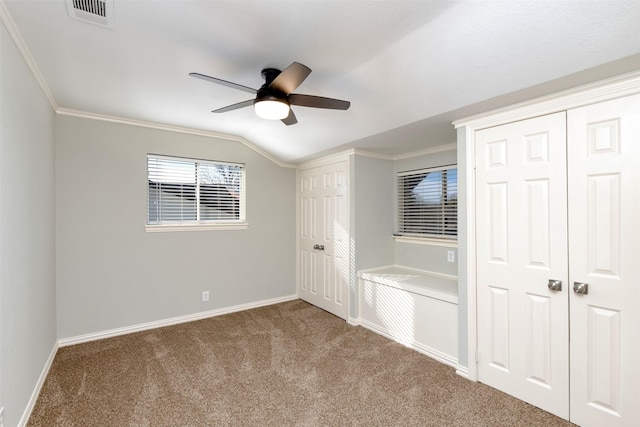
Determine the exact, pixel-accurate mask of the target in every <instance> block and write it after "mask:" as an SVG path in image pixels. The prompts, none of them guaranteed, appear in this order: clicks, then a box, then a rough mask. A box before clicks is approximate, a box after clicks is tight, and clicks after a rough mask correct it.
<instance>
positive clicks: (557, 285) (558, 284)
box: [547, 279, 562, 291]
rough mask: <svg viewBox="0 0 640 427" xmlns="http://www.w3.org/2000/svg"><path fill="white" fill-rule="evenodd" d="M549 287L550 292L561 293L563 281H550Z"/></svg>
mask: <svg viewBox="0 0 640 427" xmlns="http://www.w3.org/2000/svg"><path fill="white" fill-rule="evenodd" d="M547 287H548V288H549V290H550V291H561V290H562V280H555V279H549V283H548V284H547Z"/></svg>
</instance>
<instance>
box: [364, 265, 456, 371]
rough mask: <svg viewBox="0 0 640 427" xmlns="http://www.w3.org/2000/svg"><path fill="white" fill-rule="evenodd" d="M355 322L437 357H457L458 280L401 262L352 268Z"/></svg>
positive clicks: (444, 359)
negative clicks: (355, 288) (354, 272)
mask: <svg viewBox="0 0 640 427" xmlns="http://www.w3.org/2000/svg"><path fill="white" fill-rule="evenodd" d="M358 278H359V298H358V303H359V319H358V320H359V322H358V323H359V324H360V325H362V326H364V327H366V328H368V329H371V330H372V331H374V332H377V333H379V334H381V335H384V336H386V337H388V338H391V339H393V340H395V341H397V342H400V343H402V344H404V345H406V346H408V347H411V348H413V349H415V350H417V351H419V352H421V353H424V354H426V355H427V356H430V357H433V358H434V359H437V360H439V361H441V362H443V363H446V364H448V365H451V366H456V365H457V361H458V350H457V349H458V281H457V279H456V278H455V277H452V276H447V275H443V274H438V273H433V272H429V271H425V270H417V269H414V268H409V267H403V266H397V265H393V266H387V267H381V268H375V269H371V270H362V271H359V272H358Z"/></svg>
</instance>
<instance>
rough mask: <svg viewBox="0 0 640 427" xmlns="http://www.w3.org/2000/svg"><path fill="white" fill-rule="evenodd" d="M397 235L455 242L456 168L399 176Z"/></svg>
mask: <svg viewBox="0 0 640 427" xmlns="http://www.w3.org/2000/svg"><path fill="white" fill-rule="evenodd" d="M398 234H400V235H405V236H418V237H435V238H444V239H456V238H457V235H458V170H457V168H455V167H453V166H445V167H441V168H432V169H423V170H418V171H409V172H400V173H398Z"/></svg>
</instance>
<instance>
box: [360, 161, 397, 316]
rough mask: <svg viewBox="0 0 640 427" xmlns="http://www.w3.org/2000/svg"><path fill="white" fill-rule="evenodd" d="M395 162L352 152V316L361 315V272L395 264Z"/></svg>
mask: <svg viewBox="0 0 640 427" xmlns="http://www.w3.org/2000/svg"><path fill="white" fill-rule="evenodd" d="M394 182H395V178H394V174H393V164H392V162H390V161H389V160H381V159H377V158H372V157H366V156H359V155H355V156H352V166H351V189H350V193H349V194H350V195H351V212H352V215H351V236H352V239H353V244H352V247H353V248H354V269H353V271H352V274H351V285H352V286H351V295H350V298H351V299H350V301H351V307H350V314H351V317H354V318H357V317H358V316H359V313H358V312H357V308H358V305H357V301H358V294H357V286H356V284H357V276H356V275H357V272H358V270H364V269H368V268H375V267H381V266H385V265H390V264H393V239H392V237H391V236H392V234H393V232H394V222H393V206H394V202H393V191H394V190H393V189H394Z"/></svg>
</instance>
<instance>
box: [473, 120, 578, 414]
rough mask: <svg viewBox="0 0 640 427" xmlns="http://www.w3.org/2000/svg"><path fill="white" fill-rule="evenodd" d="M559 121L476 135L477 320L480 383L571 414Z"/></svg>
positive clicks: (564, 189)
mask: <svg viewBox="0 0 640 427" xmlns="http://www.w3.org/2000/svg"><path fill="white" fill-rule="evenodd" d="M565 128H566V118H565V113H557V114H553V115H550V116H543V117H539V118H535V119H532V120H526V121H522V122H516V123H511V124H507V125H503V126H498V127H495V128H490V129H486V130H482V131H478V132H477V133H476V183H477V188H476V197H477V201H476V227H477V242H478V243H477V281H478V282H477V312H478V319H477V320H478V323H477V325H478V359H479V361H478V380H479V381H481V382H483V383H485V384H488V385H491V386H493V387H495V388H498V389H500V390H502V391H505V392H507V393H509V394H511V395H512V396H515V397H518V398H520V399H522V400H525V401H527V402H529V403H532V404H533V405H536V406H539V407H541V408H544V409H546V410H547V411H549V412H552V413H554V414H556V415H558V416H561V417H564V418H568V415H569V404H568V403H569V395H568V386H569V323H568V322H569V314H568V304H567V301H568V270H567V225H566V224H567V201H566V200H567V184H566V161H565V156H566V130H565ZM554 281H558V282H561V284H560V285H557V283H558V282H554ZM550 283H551V286H550ZM558 288H559V289H558Z"/></svg>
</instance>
